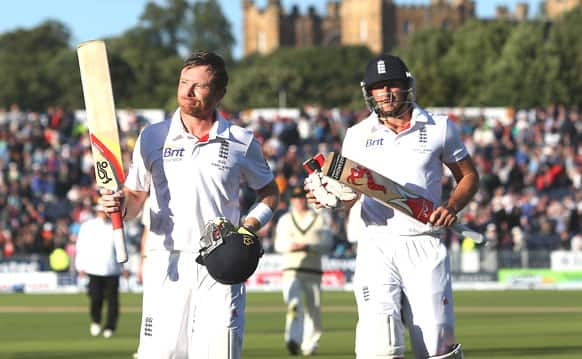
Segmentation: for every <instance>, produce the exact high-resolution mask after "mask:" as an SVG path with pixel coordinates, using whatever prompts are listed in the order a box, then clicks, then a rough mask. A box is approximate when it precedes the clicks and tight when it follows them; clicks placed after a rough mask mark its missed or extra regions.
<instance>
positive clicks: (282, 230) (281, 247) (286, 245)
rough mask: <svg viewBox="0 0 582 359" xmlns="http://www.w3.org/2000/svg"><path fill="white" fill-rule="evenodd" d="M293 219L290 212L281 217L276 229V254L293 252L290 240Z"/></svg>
mask: <svg viewBox="0 0 582 359" xmlns="http://www.w3.org/2000/svg"><path fill="white" fill-rule="evenodd" d="M290 218H291V217H290V215H289V212H287V213H286V214H284V215H282V216H281V217H279V221H278V222H277V227H276V229H275V252H277V253H288V252H290V251H291V241H290V240H289V235H288V234H289V233H290V225H291V221H290V220H289V219H290Z"/></svg>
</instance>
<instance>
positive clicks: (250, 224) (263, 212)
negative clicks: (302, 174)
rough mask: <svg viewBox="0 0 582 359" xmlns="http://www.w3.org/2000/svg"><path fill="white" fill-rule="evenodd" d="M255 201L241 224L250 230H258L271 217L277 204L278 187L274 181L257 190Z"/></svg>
mask: <svg viewBox="0 0 582 359" xmlns="http://www.w3.org/2000/svg"><path fill="white" fill-rule="evenodd" d="M257 197H258V198H257V202H256V204H255V205H254V206H253V207H251V209H250V210H249V213H248V214H247V216H246V217H245V219H244V221H243V226H244V227H245V228H248V229H249V230H251V231H252V232H256V231H258V230H259V229H260V228H261V227H262V226H264V225H265V224H267V222H268V221H269V220H270V219H271V217H272V215H273V212H274V211H275V209H276V208H277V206H278V205H279V188H278V187H277V184H276V183H275V181H271V182H269V183H268V184H267V185H266V186H264V187H262V188H259V189H258V190H257Z"/></svg>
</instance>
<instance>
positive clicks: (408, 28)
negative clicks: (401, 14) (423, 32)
mask: <svg viewBox="0 0 582 359" xmlns="http://www.w3.org/2000/svg"><path fill="white" fill-rule="evenodd" d="M402 32H404V34H406V35H408V34H411V33H413V32H414V23H412V22H410V21H408V20H404V23H403V24H402Z"/></svg>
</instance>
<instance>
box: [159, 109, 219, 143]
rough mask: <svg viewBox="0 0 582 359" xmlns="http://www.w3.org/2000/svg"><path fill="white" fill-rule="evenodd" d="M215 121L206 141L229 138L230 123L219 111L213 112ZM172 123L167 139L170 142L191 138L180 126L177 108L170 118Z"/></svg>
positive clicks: (182, 126) (181, 125)
mask: <svg viewBox="0 0 582 359" xmlns="http://www.w3.org/2000/svg"><path fill="white" fill-rule="evenodd" d="M215 116H216V121H214V123H213V124H212V128H211V129H210V133H209V134H208V140H213V139H216V138H217V137H220V138H229V136H230V122H228V121H227V120H226V119H225V118H224V117H223V116H222V115H221V114H220V111H215ZM170 121H172V122H171V123H170V129H169V131H168V138H169V139H171V140H172V141H174V140H178V139H181V138H193V137H194V136H193V135H191V134H190V133H188V132H187V131H186V129H185V128H184V125H183V124H182V120H181V118H180V109H179V108H178V109H177V110H176V111H175V112H174V115H173V116H172V119H171V120H170Z"/></svg>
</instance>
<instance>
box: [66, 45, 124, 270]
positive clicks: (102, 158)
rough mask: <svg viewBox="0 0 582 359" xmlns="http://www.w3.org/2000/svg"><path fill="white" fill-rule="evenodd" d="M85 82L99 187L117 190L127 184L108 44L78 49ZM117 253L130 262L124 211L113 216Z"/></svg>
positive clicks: (80, 46) (82, 79) (118, 259)
mask: <svg viewBox="0 0 582 359" xmlns="http://www.w3.org/2000/svg"><path fill="white" fill-rule="evenodd" d="M77 56H78V58H79V68H80V70H81V83H82V85H83V96H84V98H85V109H86V112H87V125H88V127H89V136H90V139H91V150H92V153H93V161H94V165H95V180H96V181H97V186H98V187H99V188H107V189H111V190H114V191H117V190H119V189H120V188H121V186H122V185H123V182H124V181H125V174H124V172H123V166H122V164H121V163H122V162H121V148H120V146H119V134H118V130H117V118H116V116H115V102H114V100H113V89H112V87H111V77H110V75H109V62H108V61H107V49H106V47H105V42H103V41H100V40H96V41H87V42H83V43H81V44H79V46H77ZM111 224H112V225H113V236H114V242H115V254H116V257H117V261H118V262H119V263H125V262H127V249H126V247H125V238H124V235H123V219H122V218H121V213H120V212H113V213H111Z"/></svg>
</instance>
